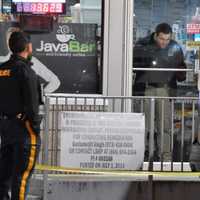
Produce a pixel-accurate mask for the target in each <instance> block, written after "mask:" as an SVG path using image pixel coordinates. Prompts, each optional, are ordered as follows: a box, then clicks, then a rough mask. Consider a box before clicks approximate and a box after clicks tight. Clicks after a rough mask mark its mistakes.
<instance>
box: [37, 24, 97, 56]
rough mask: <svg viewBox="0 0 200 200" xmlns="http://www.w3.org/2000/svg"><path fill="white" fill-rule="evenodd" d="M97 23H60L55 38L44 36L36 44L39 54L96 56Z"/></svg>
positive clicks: (56, 28) (55, 31)
mask: <svg viewBox="0 0 200 200" xmlns="http://www.w3.org/2000/svg"><path fill="white" fill-rule="evenodd" d="M95 32H96V26H95V25H91V24H90V25H86V24H78V25H77V24H60V25H58V26H56V27H55V30H54V33H53V37H54V38H52V39H53V40H49V39H50V38H49V37H48V38H46V37H44V38H42V37H41V40H40V43H39V44H37V46H35V53H36V54H37V55H47V56H77V55H78V56H95V55H96V41H95Z"/></svg>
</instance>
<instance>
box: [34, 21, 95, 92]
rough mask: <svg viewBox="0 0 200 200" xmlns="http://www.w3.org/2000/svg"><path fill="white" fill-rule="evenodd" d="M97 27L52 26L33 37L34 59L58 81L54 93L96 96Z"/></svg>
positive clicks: (93, 25)
mask: <svg viewBox="0 0 200 200" xmlns="http://www.w3.org/2000/svg"><path fill="white" fill-rule="evenodd" d="M96 29H97V26H96V24H69V23H67V24H55V25H54V28H53V31H52V32H51V33H45V34H34V35H32V42H33V55H34V56H35V57H36V58H37V59H39V60H40V61H41V62H42V63H43V64H44V65H46V66H47V67H48V68H49V69H50V70H51V71H52V72H54V73H55V74H56V75H57V77H58V78H59V80H60V82H61V85H60V87H59V88H58V90H56V91H55V92H60V93H89V94H95V93H97V85H98V80H97V47H96Z"/></svg>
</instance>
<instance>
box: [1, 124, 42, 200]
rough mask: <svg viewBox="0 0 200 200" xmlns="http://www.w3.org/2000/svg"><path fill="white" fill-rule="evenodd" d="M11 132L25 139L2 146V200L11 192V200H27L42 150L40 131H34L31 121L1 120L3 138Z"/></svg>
mask: <svg viewBox="0 0 200 200" xmlns="http://www.w3.org/2000/svg"><path fill="white" fill-rule="evenodd" d="M18 123H19V124H18ZM8 125H9V126H8ZM11 130H12V131H13V132H14V133H16V137H21V136H19V135H18V134H20V133H21V134H22V135H23V136H24V137H25V138H23V139H21V140H16V141H15V140H13V141H14V142H11V143H10V144H9V143H7V144H4V143H3V144H2V145H1V148H0V200H4V199H7V197H8V191H9V190H10V191H11V200H25V197H26V194H27V189H28V185H29V179H30V177H31V174H32V172H33V169H34V166H35V162H36V158H37V155H38V152H39V148H40V137H39V130H35V129H33V128H32V126H31V124H30V122H29V121H25V122H23V123H22V122H17V120H0V133H1V136H2V135H5V134H6V132H7V133H8V134H9V133H10V131H11ZM10 140H11V138H10ZM2 142H3V136H2Z"/></svg>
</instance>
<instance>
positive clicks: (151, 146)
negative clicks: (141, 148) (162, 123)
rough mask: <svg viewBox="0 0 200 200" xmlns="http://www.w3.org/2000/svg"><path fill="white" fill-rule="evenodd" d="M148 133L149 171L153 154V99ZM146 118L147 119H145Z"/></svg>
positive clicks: (152, 100) (151, 167)
mask: <svg viewBox="0 0 200 200" xmlns="http://www.w3.org/2000/svg"><path fill="white" fill-rule="evenodd" d="M150 106H151V108H150V113H151V114H150V116H151V117H150V135H149V171H153V156H154V119H155V99H154V98H152V99H151V104H150ZM147 120H148V119H147Z"/></svg>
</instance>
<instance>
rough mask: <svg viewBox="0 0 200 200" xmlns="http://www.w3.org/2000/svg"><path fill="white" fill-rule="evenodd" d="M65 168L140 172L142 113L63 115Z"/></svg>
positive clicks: (142, 133) (141, 160)
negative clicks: (138, 170) (137, 170)
mask: <svg viewBox="0 0 200 200" xmlns="http://www.w3.org/2000/svg"><path fill="white" fill-rule="evenodd" d="M60 128H61V159H60V160H61V163H60V164H61V166H64V167H76V168H79V167H80V168H106V169H121V170H136V169H139V168H140V167H141V165H142V163H143V157H144V132H145V121H144V115H143V114H142V113H108V112H61V113H60Z"/></svg>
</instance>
